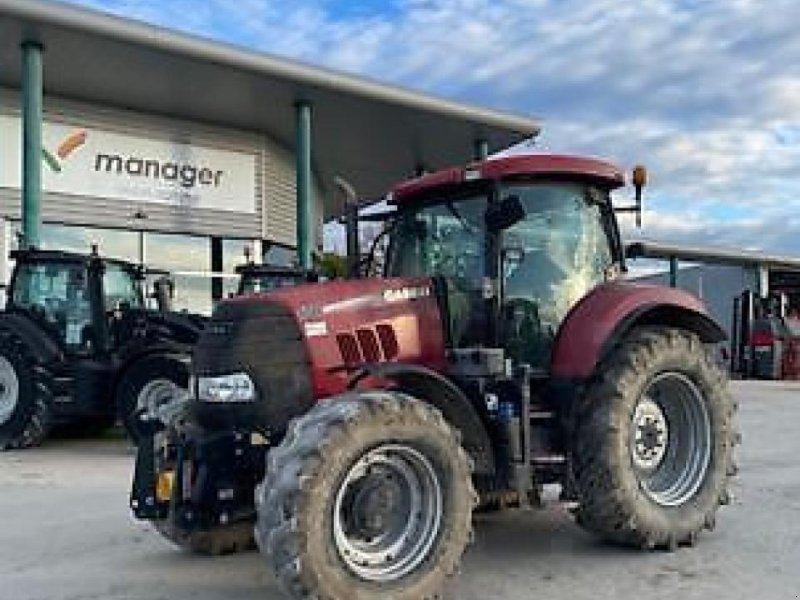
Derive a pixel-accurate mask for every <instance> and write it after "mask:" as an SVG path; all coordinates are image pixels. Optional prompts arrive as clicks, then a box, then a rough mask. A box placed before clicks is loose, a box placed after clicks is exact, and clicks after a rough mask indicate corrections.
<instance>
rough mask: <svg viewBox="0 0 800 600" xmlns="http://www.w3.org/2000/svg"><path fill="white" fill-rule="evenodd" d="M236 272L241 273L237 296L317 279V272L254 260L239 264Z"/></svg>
mask: <svg viewBox="0 0 800 600" xmlns="http://www.w3.org/2000/svg"><path fill="white" fill-rule="evenodd" d="M236 273H237V274H238V275H239V287H238V290H237V292H236V295H237V296H243V295H247V294H262V293H265V292H271V291H272V290H276V289H279V288H282V287H290V286H294V285H297V284H300V283H309V282H314V281H317V276H316V274H315V273H313V272H310V271H305V270H303V269H298V268H295V267H281V266H277V265H260V264H256V263H252V262H248V263H246V264H243V265H239V266H237V267H236Z"/></svg>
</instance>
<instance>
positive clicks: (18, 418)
mask: <svg viewBox="0 0 800 600" xmlns="http://www.w3.org/2000/svg"><path fill="white" fill-rule="evenodd" d="M51 383H52V378H51V377H50V374H49V372H48V371H47V369H46V368H45V367H44V366H43V365H41V364H39V362H38V361H37V360H36V358H35V357H34V355H33V353H32V352H31V351H30V349H29V348H28V346H27V344H26V343H25V342H24V341H23V340H22V339H21V338H20V337H19V336H18V335H17V334H15V333H13V332H11V331H7V330H3V331H0V450H13V449H20V448H29V447H31V446H38V445H39V444H41V443H42V441H44V439H45V437H47V433H48V431H49V429H50V420H51V419H50V404H51V402H52V397H53V396H52V391H51Z"/></svg>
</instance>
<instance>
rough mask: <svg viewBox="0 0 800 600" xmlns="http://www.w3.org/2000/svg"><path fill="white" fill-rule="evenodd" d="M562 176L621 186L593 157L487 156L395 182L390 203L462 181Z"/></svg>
mask: <svg viewBox="0 0 800 600" xmlns="http://www.w3.org/2000/svg"><path fill="white" fill-rule="evenodd" d="M551 177H552V178H566V179H573V180H579V181H590V182H593V183H595V184H597V185H600V186H602V187H604V188H607V189H616V188H618V187H621V186H623V185H625V176H624V175H623V173H622V171H621V170H620V168H619V167H617V166H615V165H613V164H611V163H609V162H606V161H604V160H599V159H596V158H590V157H584V156H568V155H560V154H540V153H536V154H533V153H531V154H517V155H511V156H502V157H497V158H489V159H487V160H484V161H477V162H473V163H470V164H468V165H467V166H466V167H451V168H449V169H443V170H441V171H436V172H434V173H428V174H425V175H422V176H420V177H416V178H414V179H409V180H407V181H404V182H402V183H399V184H398V185H396V186H395V187H394V188H393V189H392V192H391V197H390V202H392V203H395V204H401V203H405V202H408V201H411V200H413V199H414V198H416V197H419V196H424V195H427V194H428V193H430V192H433V191H436V190H440V189H441V190H444V189H447V188H452V187H454V186H457V185H458V184H461V183H465V182H478V181H502V180H525V179H544V178H551Z"/></svg>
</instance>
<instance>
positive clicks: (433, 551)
mask: <svg viewBox="0 0 800 600" xmlns="http://www.w3.org/2000/svg"><path fill="white" fill-rule="evenodd" d="M476 502H477V495H476V494H475V491H474V489H473V487H472V479H471V472H470V461H469V458H468V457H467V455H466V453H465V452H464V450H463V449H462V447H461V445H460V443H459V437H458V434H457V432H456V431H455V430H454V429H453V428H452V427H450V425H449V424H448V423H447V422H446V421H445V420H444V418H443V417H442V415H441V413H439V411H438V410H436V409H435V408H433V407H431V406H429V405H427V404H425V403H423V402H420V401H419V400H416V399H414V398H411V397H409V396H406V395H404V394H400V393H393V392H381V391H365V392H358V393H351V394H346V395H343V396H338V397H336V398H332V399H329V400H323V401H322V402H320V403H319V404H318V405H316V406H315V407H314V408H313V409H312V410H310V411H309V412H308V413H307V414H306V415H304V416H302V417H300V418H299V419H297V420H295V421H294V422H293V423H292V424H291V425H290V426H289V430H288V431H287V433H286V436H285V438H284V440H283V442H282V443H281V444H280V446H278V447H277V448H274V449H273V450H271V451H270V453H269V455H268V459H267V473H266V478H265V479H264V481H263V483H262V484H261V485H260V486H258V488H257V490H256V506H257V510H258V520H257V523H256V541H257V542H258V545H259V547H260V549H261V550H262V552H264V553H265V554H266V555H267V557H268V559H269V562H270V563H271V566H272V569H273V570H274V572H275V574H276V577H277V579H278V582H279V584H280V585H281V587H282V588H283V589H284V590H285V591H286V592H287V593H288V594H289V595H290V596H291V597H293V598H298V599H310V598H325V599H327V600H366V599H373V598H393V599H395V600H422V599H431V598H438V597H440V594H441V592H442V589H443V587H444V586H445V584H446V582H447V579H448V578H449V577H450V576H451V575H452V574H453V573H454V572H455V571H456V568H457V566H458V563H459V561H460V559H461V556H462V554H463V553H464V550H465V548H466V545H467V543H468V542H469V540H470V537H471V532H472V519H471V518H472V509H473V507H474V506H475V504H476Z"/></svg>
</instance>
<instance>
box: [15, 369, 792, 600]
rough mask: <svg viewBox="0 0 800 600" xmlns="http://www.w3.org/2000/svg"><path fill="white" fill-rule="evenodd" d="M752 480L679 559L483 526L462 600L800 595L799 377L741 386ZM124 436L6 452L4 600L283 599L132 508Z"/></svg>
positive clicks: (521, 517) (538, 516)
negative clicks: (192, 549) (173, 538)
mask: <svg viewBox="0 0 800 600" xmlns="http://www.w3.org/2000/svg"><path fill="white" fill-rule="evenodd" d="M732 388H733V390H734V393H735V395H736V396H737V397H738V398H739V400H740V406H741V409H740V419H739V421H740V429H741V430H742V433H743V437H744V441H743V444H742V446H740V447H739V449H738V462H739V465H740V467H741V469H740V473H739V475H738V477H737V478H736V480H735V483H734V485H733V493H734V498H733V502H732V504H731V505H730V506H728V507H723V509H722V510H721V511H720V514H719V518H718V523H717V528H716V530H715V531H714V532H712V533H706V534H705V535H703V536H702V537H701V538H700V541H699V543H698V545H697V546H696V547H695V548H682V549H680V550H678V551H677V552H674V553H671V554H670V553H665V552H644V553H643V552H638V551H629V550H624V549H620V548H614V547H609V546H606V545H604V544H602V543H599V542H597V541H596V540H595V539H593V538H592V537H591V536H589V535H587V534H585V533H584V532H582V531H581V530H580V529H579V528H578V527H577V526H575V525H574V524H573V523H572V521H571V518H570V516H569V515H568V513H567V512H566V511H565V510H564V509H563V508H562V507H560V506H558V505H553V506H550V507H549V508H546V509H544V510H536V511H531V512H519V511H517V512H508V513H502V514H496V515H488V516H481V517H479V518H478V525H477V529H476V541H475V544H474V545H473V546H472V547H471V549H470V550H469V552H468V554H467V556H466V559H465V561H464V565H463V572H462V574H461V576H460V577H459V579H458V580H457V581H456V583H455V584H454V585H453V589H452V590H451V596H452V597H453V598H454V599H458V600H489V599H507V600H528V599H530V600H533V599H534V598H536V599H539V598H547V599H548V600H583V599H587V600H588V599H592V600H605V599H609V600H610V599H627V598H632V599H633V598H636V599H648V600H658V599H662V598H663V599H667V598H669V599H670V600H673V599H676V598H680V599H681V600H692V599H715V600H716V599H724V600H729V599H730V600H735V599H742V600H745V599H746V600H754V599H759V600H797V599H800V383H762V382H735V383H733V384H732ZM132 468H133V451H132V450H131V449H130V448H129V447H128V445H127V444H126V443H125V442H123V441H115V440H64V439H54V440H49V441H48V442H47V443H46V444H45V445H44V446H43V447H41V448H37V449H33V450H27V451H23V452H13V453H4V454H0V600H94V599H98V600H123V599H124V600H139V599H141V600H159V599H163V600H182V599H192V600H223V599H224V600H251V599H252V600H256V599H257V600H273V599H274V600H280V599H281V596H280V594H279V593H278V591H277V590H276V588H275V586H274V583H273V581H272V578H271V576H270V575H269V573H268V570H267V568H266V564H265V563H264V561H263V560H262V559H261V557H260V556H259V555H258V553H256V552H253V553H248V554H240V555H234V556H226V557H219V558H207V557H202V556H193V555H190V554H187V553H184V552H181V551H179V550H176V549H175V548H174V547H172V546H171V545H170V544H169V543H168V542H166V541H164V540H163V539H161V538H160V537H159V536H158V534H156V533H155V532H154V531H153V530H152V529H151V528H150V527H149V526H148V525H147V524H145V523H140V522H137V521H135V520H133V518H132V517H131V515H130V513H129V511H128V507H127V502H128V488H129V484H130V477H131V471H132Z"/></svg>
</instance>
